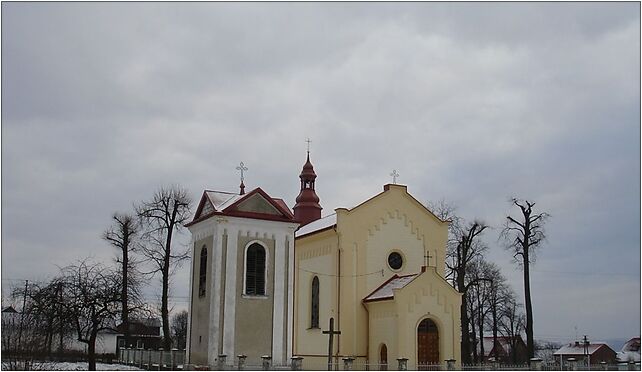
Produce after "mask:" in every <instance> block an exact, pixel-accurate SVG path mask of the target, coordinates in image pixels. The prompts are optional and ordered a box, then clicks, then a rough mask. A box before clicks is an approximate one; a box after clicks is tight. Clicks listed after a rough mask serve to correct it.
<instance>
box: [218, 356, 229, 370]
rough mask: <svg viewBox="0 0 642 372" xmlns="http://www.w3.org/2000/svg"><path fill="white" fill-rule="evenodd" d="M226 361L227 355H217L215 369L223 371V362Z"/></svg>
mask: <svg viewBox="0 0 642 372" xmlns="http://www.w3.org/2000/svg"><path fill="white" fill-rule="evenodd" d="M226 360H227V355H225V354H219V355H218V359H217V360H216V369H218V370H219V371H222V370H224V369H225V362H226Z"/></svg>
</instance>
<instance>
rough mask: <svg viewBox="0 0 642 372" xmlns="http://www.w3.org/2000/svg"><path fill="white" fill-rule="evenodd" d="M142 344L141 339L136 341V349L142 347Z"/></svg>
mask: <svg viewBox="0 0 642 372" xmlns="http://www.w3.org/2000/svg"><path fill="white" fill-rule="evenodd" d="M144 346H145V345H144V344H143V340H138V341H136V349H142V348H143V347H144Z"/></svg>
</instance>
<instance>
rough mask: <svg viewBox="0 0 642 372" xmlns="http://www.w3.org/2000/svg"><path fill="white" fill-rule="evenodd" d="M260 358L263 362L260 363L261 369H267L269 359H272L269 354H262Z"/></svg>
mask: <svg viewBox="0 0 642 372" xmlns="http://www.w3.org/2000/svg"><path fill="white" fill-rule="evenodd" d="M261 359H263V363H262V365H263V370H264V371H269V370H270V361H271V360H272V357H271V356H269V355H263V356H262V357H261Z"/></svg>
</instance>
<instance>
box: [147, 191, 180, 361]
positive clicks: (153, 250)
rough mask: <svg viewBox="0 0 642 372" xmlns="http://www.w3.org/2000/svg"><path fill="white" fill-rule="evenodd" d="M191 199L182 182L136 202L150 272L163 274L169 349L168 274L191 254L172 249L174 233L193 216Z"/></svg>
mask: <svg viewBox="0 0 642 372" xmlns="http://www.w3.org/2000/svg"><path fill="white" fill-rule="evenodd" d="M191 204H192V200H191V198H190V197H189V195H188V193H187V190H185V189H184V188H182V187H180V186H172V187H169V188H161V189H159V190H158V191H157V192H156V193H155V194H154V196H153V197H152V199H151V200H150V201H145V202H142V203H141V204H139V205H137V206H136V213H137V214H138V216H139V217H140V219H141V222H142V223H143V231H144V232H143V234H142V237H143V238H144V239H145V241H146V244H144V245H143V246H142V249H141V251H142V254H143V255H144V256H145V257H146V258H147V260H148V261H149V262H150V263H151V265H152V270H151V271H150V272H148V274H151V275H152V276H153V275H156V274H158V273H160V274H161V282H162V287H163V288H162V295H161V317H162V320H163V335H164V339H163V347H164V348H165V349H166V350H169V349H170V348H171V347H172V339H171V333H170V324H169V301H168V296H169V278H170V276H171V274H172V273H173V269H175V268H176V267H178V266H179V265H180V264H181V263H182V262H183V261H184V260H186V259H188V258H189V250H188V249H184V250H182V251H179V252H175V251H173V250H172V237H173V235H174V233H175V232H177V231H180V230H181V229H182V228H183V224H184V223H186V222H187V221H188V219H189V218H190V216H191V211H190V209H191Z"/></svg>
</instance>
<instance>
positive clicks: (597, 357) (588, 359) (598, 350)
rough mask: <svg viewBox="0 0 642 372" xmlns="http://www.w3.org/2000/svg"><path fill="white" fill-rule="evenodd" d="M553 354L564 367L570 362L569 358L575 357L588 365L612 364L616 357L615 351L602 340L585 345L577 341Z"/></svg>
mask: <svg viewBox="0 0 642 372" xmlns="http://www.w3.org/2000/svg"><path fill="white" fill-rule="evenodd" d="M587 354H588V355H587ZM553 355H554V356H555V359H556V360H558V361H559V363H560V366H561V367H562V368H564V366H565V365H566V364H567V363H568V358H575V360H577V361H579V362H580V363H581V364H583V365H587V364H588V363H590V364H591V365H595V364H599V363H600V362H606V363H609V364H612V363H614V362H615V359H616V353H615V351H613V349H611V348H610V347H609V345H607V344H605V343H601V342H595V343H590V344H588V345H587V346H584V344H582V343H581V342H578V341H576V342H575V343H571V344H568V345H566V346H562V347H561V348H560V349H559V350H557V351H556V352H555V353H554V354H553Z"/></svg>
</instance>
